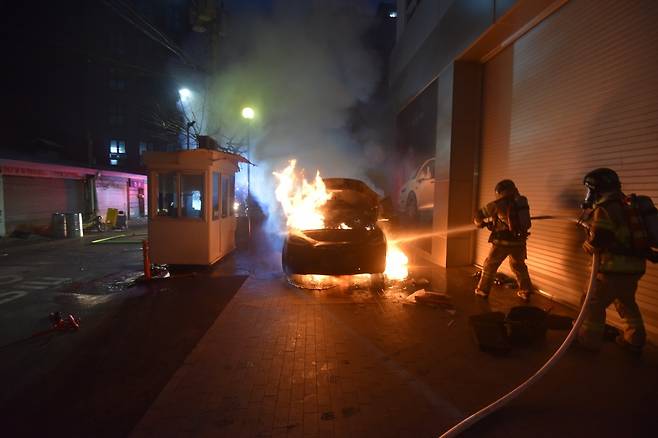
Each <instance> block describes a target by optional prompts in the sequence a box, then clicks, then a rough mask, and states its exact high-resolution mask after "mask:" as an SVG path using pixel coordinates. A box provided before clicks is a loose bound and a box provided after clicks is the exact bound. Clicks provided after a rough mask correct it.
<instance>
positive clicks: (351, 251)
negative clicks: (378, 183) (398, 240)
mask: <svg viewBox="0 0 658 438" xmlns="http://www.w3.org/2000/svg"><path fill="white" fill-rule="evenodd" d="M324 184H325V186H326V190H327V191H328V192H329V193H330V194H331V197H330V199H329V200H328V201H327V202H326V203H325V204H324V205H323V206H322V207H321V211H322V214H323V215H324V228H323V229H311V230H290V231H289V232H288V235H287V237H286V239H285V242H284V245H283V252H282V265H283V270H284V271H285V273H286V274H287V275H288V277H289V278H290V277H291V276H293V275H307V274H314V275H331V276H335V275H354V274H382V273H383V272H384V271H385V269H386V237H385V236H384V232H383V231H382V229H381V228H380V227H379V225H378V219H379V214H380V200H379V196H378V195H377V193H375V192H374V191H373V190H372V189H370V188H369V187H368V186H367V185H366V184H365V183H364V182H363V181H359V180H356V179H348V178H325V179H324Z"/></svg>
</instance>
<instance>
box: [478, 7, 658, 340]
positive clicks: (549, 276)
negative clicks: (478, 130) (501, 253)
mask: <svg viewBox="0 0 658 438" xmlns="http://www.w3.org/2000/svg"><path fill="white" fill-rule="evenodd" d="M656 23H658V2H655V1H653V0H643V1H632V2H626V1H616V0H572V1H570V2H568V3H567V4H566V5H565V6H563V7H562V8H560V9H559V10H558V11H557V12H556V13H554V14H553V15H551V16H550V17H548V18H547V19H546V20H544V21H542V22H541V23H540V24H538V25H537V26H536V27H535V28H533V29H532V30H531V31H530V32H529V33H527V34H526V35H524V36H523V37H522V38H520V39H519V40H518V41H516V42H515V43H514V44H513V45H511V46H510V47H508V48H506V49H505V50H504V51H502V52H501V53H499V54H498V55H497V56H496V57H494V58H493V59H491V60H490V61H489V62H488V63H487V64H486V65H485V77H484V96H483V126H482V149H481V155H480V170H479V172H480V183H479V193H480V196H479V202H480V204H483V203H485V202H487V201H489V200H491V198H492V197H493V187H494V185H495V184H496V182H497V181H498V180H500V179H503V178H512V179H514V180H515V181H516V183H517V185H518V186H519V188H520V190H521V191H522V193H523V194H525V195H526V196H527V197H528V199H529V201H530V206H531V212H532V214H533V215H540V214H541V215H543V214H547V215H558V216H564V217H569V218H576V217H577V216H578V215H579V213H580V211H579V209H578V207H577V206H578V204H579V202H580V200H581V199H582V197H583V195H584V191H583V186H582V177H583V175H584V174H585V173H586V172H588V171H590V170H592V169H594V168H597V167H611V168H613V169H615V170H617V171H618V173H619V174H620V177H621V178H622V182H623V184H624V187H623V189H624V191H625V192H626V193H632V192H635V193H641V194H646V195H649V196H651V197H652V198H653V199H654V201H658V81H657V80H656V78H658V56H657V55H656V53H657V52H656V47H658V26H657V25H656ZM531 231H532V235H531V236H530V239H529V243H528V252H529V259H528V266H529V268H530V273H531V276H532V277H533V281H534V283H535V285H536V286H537V287H538V288H539V289H541V290H542V291H543V292H545V293H546V294H549V295H552V296H554V297H555V298H556V299H557V300H560V301H565V302H569V303H573V304H576V303H578V301H579V298H580V294H581V291H582V290H583V288H584V284H585V282H586V279H587V273H588V270H589V267H588V261H589V260H588V258H587V257H586V256H585V255H584V254H583V253H582V250H581V248H580V245H581V243H582V240H583V237H584V235H583V233H582V231H580V230H578V229H577V227H576V226H575V225H574V223H573V222H568V221H567V220H561V221H559V220H556V221H541V222H540V221H536V222H535V223H534V224H533V227H532V230H531ZM487 235H488V233H486V232H479V234H478V239H477V243H476V262H477V263H479V264H482V262H483V261H484V259H485V257H486V254H487V251H488V244H487ZM504 268H505V269H509V268H508V266H507V264H505V266H504ZM647 268H648V270H647V275H645V276H644V278H643V280H642V282H641V284H640V288H639V293H638V303H639V304H640V307H641V309H642V312H643V315H644V317H645V322H646V324H647V329H648V330H649V335H650V338H651V339H652V340H653V341H654V342H656V341H658V265H651V264H649V265H648V266H647ZM609 316H610V317H612V318H613V322H614V321H617V322H618V319H616V315H615V312H610V313H609Z"/></svg>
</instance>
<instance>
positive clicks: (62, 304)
mask: <svg viewBox="0 0 658 438" xmlns="http://www.w3.org/2000/svg"><path fill="white" fill-rule="evenodd" d="M145 233H146V227H145V226H143V225H142V226H137V227H131V228H130V229H129V230H128V231H127V232H118V231H112V232H107V233H103V234H90V235H88V236H85V237H83V238H80V239H63V240H55V239H47V238H41V237H35V236H32V237H30V238H28V239H17V238H4V239H1V240H0V386H2V387H3V391H1V392H0V403H3V402H5V401H7V400H9V399H11V397H13V396H14V395H15V394H16V393H18V392H20V391H21V390H22V389H23V388H24V387H25V385H27V384H28V383H30V382H33V381H35V380H38V379H40V378H41V377H43V376H44V375H47V373H49V372H51V371H52V370H53V369H54V368H55V367H56V366H57V364H58V363H59V361H60V360H61V359H62V358H64V357H66V356H67V355H68V354H69V353H71V352H72V351H74V350H75V349H76V348H77V346H78V345H79V343H80V342H81V341H82V340H83V339H84V338H85V336H86V335H87V333H91V332H92V331H93V328H94V327H95V326H97V325H98V324H99V323H100V321H101V320H102V318H103V316H104V315H107V314H108V313H109V312H110V311H111V310H112V309H116V308H117V307H118V306H120V304H121V303H122V302H123V301H124V300H125V298H126V297H129V296H130V295H131V294H135V293H138V292H136V291H135V292H133V288H129V287H127V286H128V285H129V284H130V283H129V280H130V279H133V278H135V277H136V276H138V275H140V273H141V272H140V270H141V269H142V263H143V262H142V252H141V245H138V244H104V245H100V244H95V245H92V244H91V241H92V240H94V239H98V238H100V237H109V236H114V235H118V234H128V235H132V234H135V235H136V236H135V237H133V238H132V240H137V239H141V238H142V237H141V236H139V235H142V234H145ZM127 280H128V281H127ZM51 312H61V313H63V314H69V313H70V314H73V315H75V316H76V317H77V318H79V319H80V321H81V330H80V331H79V332H77V333H61V334H54V335H39V336H35V334H38V333H40V332H43V331H45V330H48V329H49V328H50V326H51V323H50V320H49V318H48V315H49V314H50V313H51Z"/></svg>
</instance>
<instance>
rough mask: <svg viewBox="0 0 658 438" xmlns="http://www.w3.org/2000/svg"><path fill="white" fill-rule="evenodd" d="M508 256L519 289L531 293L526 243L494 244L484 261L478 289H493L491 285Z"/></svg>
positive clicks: (485, 290)
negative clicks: (526, 262) (526, 260)
mask: <svg viewBox="0 0 658 438" xmlns="http://www.w3.org/2000/svg"><path fill="white" fill-rule="evenodd" d="M507 257H509V265H510V268H512V271H513V272H514V274H515V275H516V279H517V280H518V282H519V289H520V290H523V291H527V292H528V293H531V292H532V284H531V283H530V274H528V267H527V266H526V264H525V259H526V258H528V253H527V250H526V246H525V245H514V246H513V245H500V244H495V243H494V244H492V245H491V249H490V250H489V255H488V256H487V259H486V260H485V261H484V266H483V268H482V276H481V277H480V282H479V283H478V289H480V290H481V291H483V292H485V293H489V292H490V291H491V286H492V285H493V282H494V280H495V278H496V271H498V268H499V267H500V265H501V264H502V263H503V262H504V261H505V259H506V258H507Z"/></svg>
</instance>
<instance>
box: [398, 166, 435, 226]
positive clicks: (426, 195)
mask: <svg viewBox="0 0 658 438" xmlns="http://www.w3.org/2000/svg"><path fill="white" fill-rule="evenodd" d="M434 162H435V159H434V158H430V159H429V160H427V161H425V162H424V163H423V164H422V165H421V166H420V167H419V168H418V170H417V171H416V172H415V173H414V174H413V175H412V177H411V178H410V179H409V180H408V181H407V182H406V183H405V184H404V185H403V186H402V188H401V189H400V195H399V198H398V199H399V210H400V212H402V213H404V214H405V216H407V217H408V218H409V219H417V218H418V216H419V215H420V214H421V213H423V212H429V211H431V210H432V209H434V181H435V180H434Z"/></svg>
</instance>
